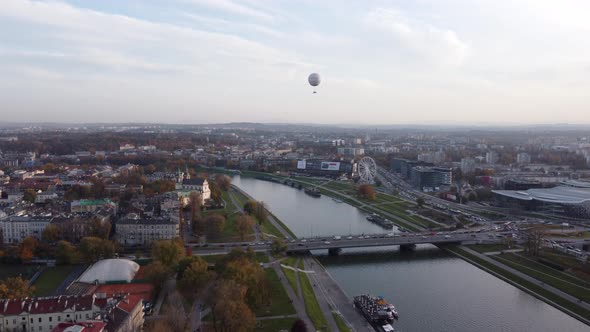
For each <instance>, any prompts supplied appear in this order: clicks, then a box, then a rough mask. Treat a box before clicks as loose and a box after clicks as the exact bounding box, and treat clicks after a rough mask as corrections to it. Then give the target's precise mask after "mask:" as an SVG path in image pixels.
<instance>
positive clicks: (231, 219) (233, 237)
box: [203, 192, 255, 243]
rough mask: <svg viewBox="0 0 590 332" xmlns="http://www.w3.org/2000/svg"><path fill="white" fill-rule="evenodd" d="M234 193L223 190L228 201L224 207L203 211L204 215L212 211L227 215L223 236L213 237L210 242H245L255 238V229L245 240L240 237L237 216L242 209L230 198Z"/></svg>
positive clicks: (224, 197)
mask: <svg viewBox="0 0 590 332" xmlns="http://www.w3.org/2000/svg"><path fill="white" fill-rule="evenodd" d="M233 194H234V192H231V193H230V192H222V194H221V195H222V197H223V200H224V201H225V203H226V204H225V208H224V209H221V210H210V211H204V212H203V217H205V216H207V215H209V214H212V213H218V214H222V215H225V216H226V219H225V227H224V228H223V232H222V233H221V236H220V237H219V238H217V239H211V240H210V241H209V242H213V243H215V242H243V241H252V240H253V239H254V238H255V237H254V230H252V232H251V233H250V234H247V235H246V236H245V237H244V239H243V240H242V239H241V238H240V235H239V234H238V231H237V230H236V218H237V217H238V215H239V211H240V210H239V209H238V208H237V207H236V206H235V205H234V203H233V201H232V200H231V198H230V195H233ZM234 197H235V196H234Z"/></svg>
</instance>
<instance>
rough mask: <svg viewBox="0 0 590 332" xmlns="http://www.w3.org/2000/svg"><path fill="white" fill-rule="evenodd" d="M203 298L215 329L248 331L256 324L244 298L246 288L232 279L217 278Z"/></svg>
mask: <svg viewBox="0 0 590 332" xmlns="http://www.w3.org/2000/svg"><path fill="white" fill-rule="evenodd" d="M209 289H210V292H209V293H208V296H207V297H206V298H205V301H206V303H207V304H208V305H209V307H211V318H212V319H213V326H214V329H215V331H219V332H226V331H227V332H229V331H232V332H234V331H236V332H248V331H253V330H254V328H255V326H256V317H255V316H254V313H253V312H252V310H250V308H248V306H247V305H246V303H244V298H245V295H246V289H245V287H244V286H241V285H239V284H238V283H236V282H235V281H233V280H223V279H220V280H217V282H216V284H215V285H214V286H213V287H210V288H209Z"/></svg>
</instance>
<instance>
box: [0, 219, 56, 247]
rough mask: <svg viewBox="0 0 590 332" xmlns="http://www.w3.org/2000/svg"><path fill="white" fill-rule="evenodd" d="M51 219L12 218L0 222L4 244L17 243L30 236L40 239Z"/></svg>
mask: <svg viewBox="0 0 590 332" xmlns="http://www.w3.org/2000/svg"><path fill="white" fill-rule="evenodd" d="M52 220H53V218H52V217H28V216H12V217H9V218H6V219H4V220H0V228H1V229H2V235H3V239H4V242H5V243H19V242H21V241H22V240H24V239H25V238H27V237H29V236H32V237H35V238H37V239H41V234H43V230H45V227H47V225H49V224H50V223H51V221H52Z"/></svg>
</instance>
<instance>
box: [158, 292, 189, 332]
mask: <svg viewBox="0 0 590 332" xmlns="http://www.w3.org/2000/svg"><path fill="white" fill-rule="evenodd" d="M163 320H164V321H166V323H167V324H166V326H167V327H168V330H167V331H171V332H185V331H186V328H187V325H188V324H189V317H188V315H187V314H186V311H185V310H184V301H183V300H182V296H181V295H180V293H179V292H178V291H174V292H172V293H170V294H169V295H168V297H167V300H166V306H165V307H164V319H163Z"/></svg>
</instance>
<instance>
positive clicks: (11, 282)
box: [0, 277, 35, 299]
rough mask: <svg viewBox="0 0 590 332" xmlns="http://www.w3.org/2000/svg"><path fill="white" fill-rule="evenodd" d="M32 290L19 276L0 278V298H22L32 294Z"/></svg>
mask: <svg viewBox="0 0 590 332" xmlns="http://www.w3.org/2000/svg"><path fill="white" fill-rule="evenodd" d="M34 290H35V288H34V287H30V286H29V283H28V282H27V281H26V280H23V279H22V278H21V277H14V278H6V279H4V280H0V299H23V298H25V297H30V296H31V295H33V291H34Z"/></svg>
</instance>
